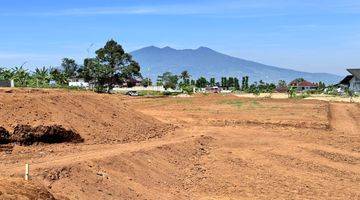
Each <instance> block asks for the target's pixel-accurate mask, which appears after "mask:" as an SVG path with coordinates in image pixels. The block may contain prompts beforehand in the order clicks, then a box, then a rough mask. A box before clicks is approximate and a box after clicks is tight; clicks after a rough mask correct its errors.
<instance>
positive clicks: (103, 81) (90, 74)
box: [0, 40, 142, 92]
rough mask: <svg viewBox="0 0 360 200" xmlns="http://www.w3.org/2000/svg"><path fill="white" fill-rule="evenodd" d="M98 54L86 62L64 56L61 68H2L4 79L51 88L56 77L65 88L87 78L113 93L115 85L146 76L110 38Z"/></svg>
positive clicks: (30, 85) (0, 75)
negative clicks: (75, 80)
mask: <svg viewBox="0 0 360 200" xmlns="http://www.w3.org/2000/svg"><path fill="white" fill-rule="evenodd" d="M95 54H96V56H95V57H94V58H85V59H84V62H83V64H82V65H79V64H77V63H76V62H75V60H74V59H70V58H64V59H62V63H61V66H60V67H58V68H53V67H42V68H36V69H35V71H33V72H30V71H29V70H27V69H25V68H24V67H23V66H21V67H15V68H12V69H9V68H0V80H14V82H15V86H17V87H49V86H50V84H51V82H50V80H53V81H55V82H56V84H57V85H58V86H60V87H61V86H67V84H68V81H69V79H71V78H83V79H85V81H87V82H90V83H92V84H93V86H94V89H95V90H96V91H97V92H110V91H111V89H112V88H114V86H115V85H127V86H132V85H133V84H135V82H136V80H137V79H140V78H142V75H141V73H140V65H139V64H138V63H137V62H136V61H135V60H134V59H133V58H132V56H131V55H130V54H128V53H126V52H125V51H124V49H123V48H122V46H121V45H120V44H118V43H117V42H116V41H114V40H109V41H108V42H107V43H106V44H105V46H104V47H102V48H100V49H98V50H97V51H96V52H95Z"/></svg>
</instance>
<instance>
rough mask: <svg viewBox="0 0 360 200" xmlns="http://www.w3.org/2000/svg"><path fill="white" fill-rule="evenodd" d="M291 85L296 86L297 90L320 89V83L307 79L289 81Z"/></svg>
mask: <svg viewBox="0 0 360 200" xmlns="http://www.w3.org/2000/svg"><path fill="white" fill-rule="evenodd" d="M289 86H290V87H292V88H295V89H296V90H297V91H309V90H316V89H318V87H319V85H318V84H316V83H311V82H309V81H306V80H302V79H296V80H293V81H291V82H290V83H289Z"/></svg>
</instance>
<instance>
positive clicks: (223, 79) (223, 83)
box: [221, 77, 228, 88]
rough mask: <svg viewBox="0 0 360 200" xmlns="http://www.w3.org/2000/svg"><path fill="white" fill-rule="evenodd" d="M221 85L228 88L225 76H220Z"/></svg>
mask: <svg viewBox="0 0 360 200" xmlns="http://www.w3.org/2000/svg"><path fill="white" fill-rule="evenodd" d="M221 87H222V88H228V81H227V78H226V77H221Z"/></svg>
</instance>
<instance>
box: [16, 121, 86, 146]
mask: <svg viewBox="0 0 360 200" xmlns="http://www.w3.org/2000/svg"><path fill="white" fill-rule="evenodd" d="M10 142H14V143H18V144H20V145H32V144H34V143H48V144H54V143H65V142H71V143H80V142H84V139H82V138H81V136H80V135H79V134H77V133H76V132H74V131H72V130H66V129H65V128H63V127H62V126H59V125H54V126H37V127H31V126H29V125H17V126H16V127H15V129H14V132H13V133H12V134H11V135H10Z"/></svg>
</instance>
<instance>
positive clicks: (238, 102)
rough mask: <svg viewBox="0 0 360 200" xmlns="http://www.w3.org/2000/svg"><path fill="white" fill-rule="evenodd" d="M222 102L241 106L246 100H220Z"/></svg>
mask: <svg viewBox="0 0 360 200" xmlns="http://www.w3.org/2000/svg"><path fill="white" fill-rule="evenodd" d="M220 104H227V105H231V106H236V107H238V108H241V107H242V106H243V105H244V102H242V101H241V100H223V101H221V102H220Z"/></svg>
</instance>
